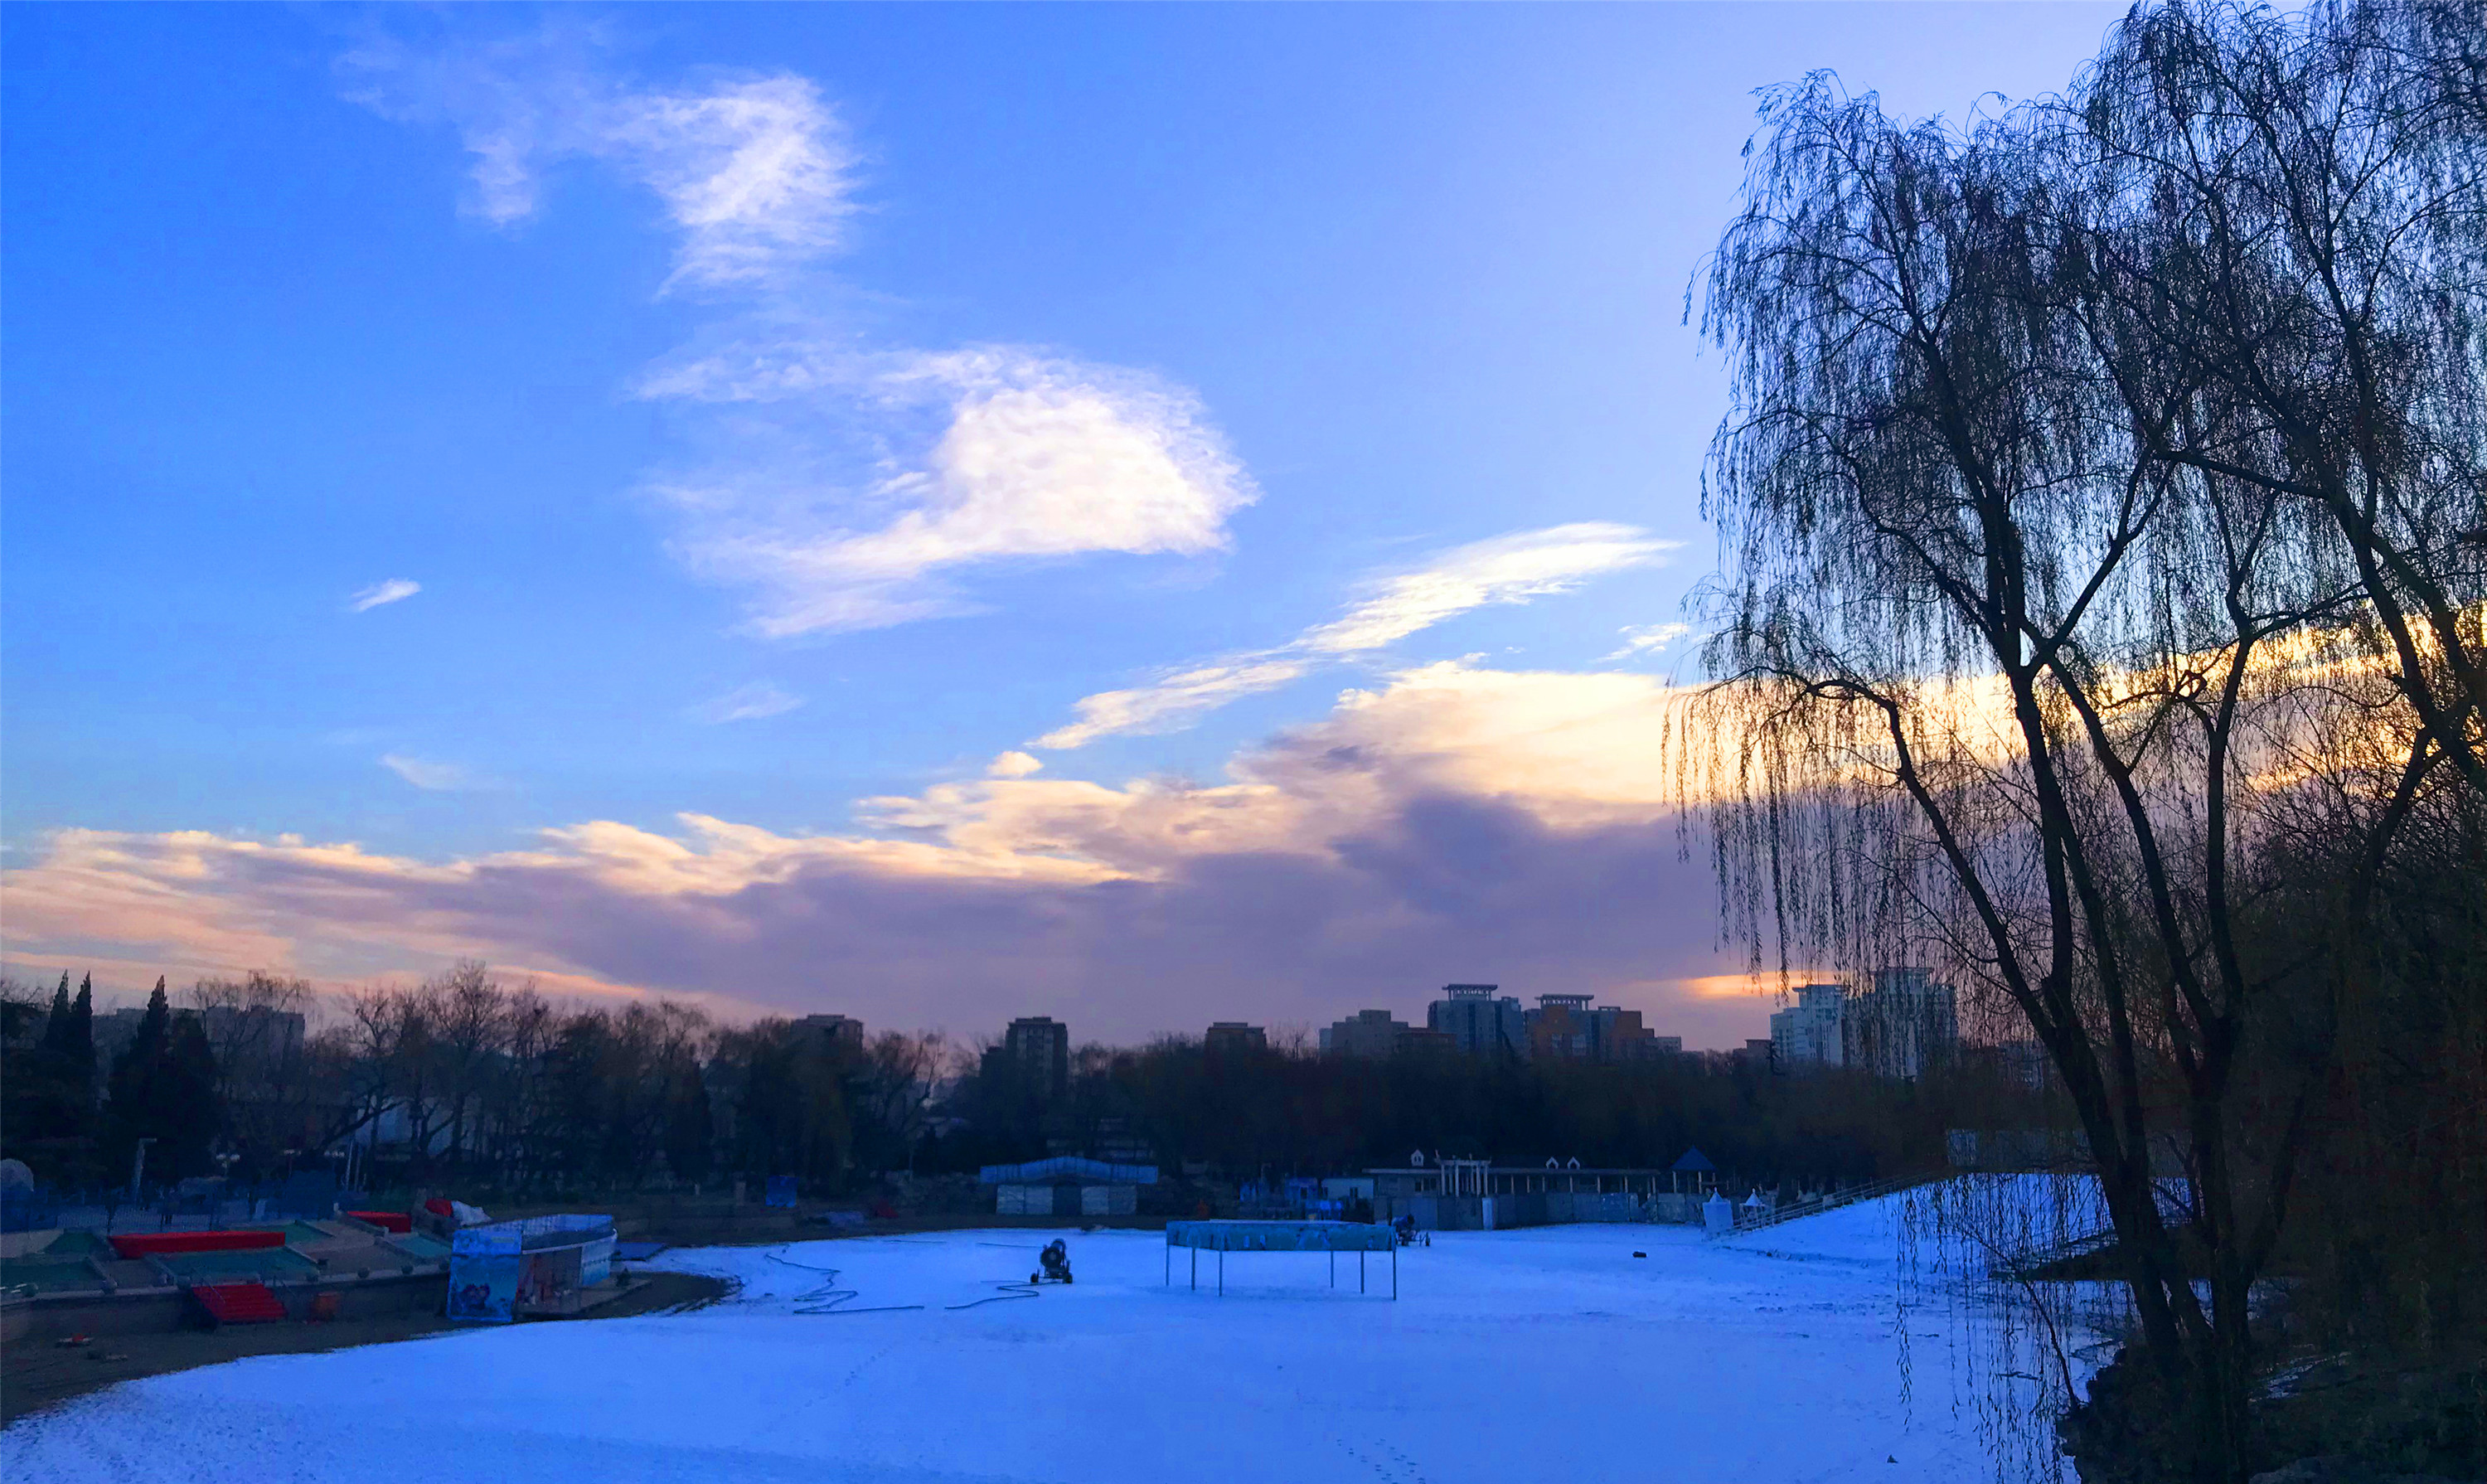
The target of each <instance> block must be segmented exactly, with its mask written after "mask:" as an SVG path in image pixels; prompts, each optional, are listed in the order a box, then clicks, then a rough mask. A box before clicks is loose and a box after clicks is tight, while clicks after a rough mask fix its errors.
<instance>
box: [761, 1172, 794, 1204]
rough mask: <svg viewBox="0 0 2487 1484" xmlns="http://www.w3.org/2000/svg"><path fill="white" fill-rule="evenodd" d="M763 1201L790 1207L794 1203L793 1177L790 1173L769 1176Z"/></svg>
mask: <svg viewBox="0 0 2487 1484" xmlns="http://www.w3.org/2000/svg"><path fill="white" fill-rule="evenodd" d="M765 1203H766V1204H768V1205H771V1206H783V1207H787V1208H789V1209H791V1208H792V1207H793V1206H794V1204H795V1177H794V1176H792V1175H771V1176H769V1177H768V1196H767V1198H766V1202H765Z"/></svg>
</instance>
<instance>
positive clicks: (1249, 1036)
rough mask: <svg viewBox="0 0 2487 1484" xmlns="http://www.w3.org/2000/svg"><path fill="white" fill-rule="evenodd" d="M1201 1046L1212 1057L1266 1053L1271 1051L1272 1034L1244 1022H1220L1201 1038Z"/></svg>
mask: <svg viewBox="0 0 2487 1484" xmlns="http://www.w3.org/2000/svg"><path fill="white" fill-rule="evenodd" d="M1200 1046H1201V1050H1205V1051H1207V1052H1208V1053H1209V1054H1210V1055H1212V1056H1224V1055H1230V1054H1233V1053H1236V1052H1239V1051H1266V1050H1269V1049H1270V1033H1269V1032H1268V1031H1266V1030H1263V1029H1262V1028H1261V1027H1260V1026H1258V1025H1247V1024H1245V1023H1244V1022H1242V1021H1219V1022H1216V1024H1213V1025H1211V1026H1210V1027H1209V1034H1207V1035H1205V1036H1203V1037H1201V1038H1200Z"/></svg>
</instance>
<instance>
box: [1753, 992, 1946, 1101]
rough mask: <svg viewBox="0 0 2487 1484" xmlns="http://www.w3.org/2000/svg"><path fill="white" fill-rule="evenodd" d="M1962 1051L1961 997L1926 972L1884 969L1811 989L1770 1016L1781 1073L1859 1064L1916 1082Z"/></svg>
mask: <svg viewBox="0 0 2487 1484" xmlns="http://www.w3.org/2000/svg"><path fill="white" fill-rule="evenodd" d="M1959 1049H1960V1011H1959V1003H1958V995H1957V994H1956V993H1955V992H1954V991H1953V989H1952V987H1951V986H1950V985H1947V984H1944V983H1943V982H1942V981H1941V980H1939V979H1936V978H1935V977H1934V975H1933V971H1932V970H1930V969H1925V968H1884V969H1876V970H1875V971H1874V972H1873V973H1871V974H1870V975H1865V976H1861V977H1860V978H1859V979H1858V981H1857V982H1855V983H1846V984H1805V985H1799V986H1798V987H1797V990H1796V1003H1795V1004H1793V1005H1789V1006H1788V1007H1786V1008H1785V1009H1782V1010H1778V1011H1774V1013H1773V1014H1772V1016H1771V1054H1772V1059H1773V1061H1774V1063H1775V1064H1776V1066H1777V1070H1779V1071H1781V1072H1802V1071H1807V1070H1810V1069H1813V1068H1817V1067H1853V1068H1855V1069H1857V1070H1858V1071H1860V1072H1869V1073H1872V1074H1873V1075H1874V1076H1876V1077H1890V1078H1915V1077H1920V1076H1923V1075H1924V1074H1925V1073H1926V1072H1927V1071H1929V1070H1931V1069H1932V1068H1935V1067H1938V1066H1941V1065H1943V1064H1945V1063H1947V1062H1948V1061H1950V1060H1951V1059H1952V1057H1953V1056H1955V1055H1956V1054H1957V1053H1958V1051H1959Z"/></svg>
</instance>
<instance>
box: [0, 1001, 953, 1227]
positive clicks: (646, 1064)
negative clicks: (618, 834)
mask: <svg viewBox="0 0 2487 1484" xmlns="http://www.w3.org/2000/svg"><path fill="white" fill-rule="evenodd" d="M182 997H183V999H184V1001H185V1003H184V1004H182V1005H181V1006H178V1007H177V1006H175V1005H174V1004H173V1003H172V1001H171V999H170V998H169V997H168V995H167V994H166V991H165V988H164V986H163V984H162V983H160V982H159V983H158V984H157V986H156V989H155V992H154V994H153V996H151V998H150V999H149V1002H148V1007H147V1010H146V1011H145V1013H144V1015H143V1016H142V1017H141V1019H140V1022H139V1024H138V1027H137V1033H136V1036H135V1038H134V1039H133V1040H132V1041H131V1043H130V1044H129V1045H128V1047H127V1048H126V1049H125V1050H122V1051H121V1053H120V1054H118V1055H117V1056H114V1057H113V1058H112V1059H111V1061H110V1064H109V1066H108V1068H105V1069H100V1070H99V1069H98V1063H97V1055H96V1045H95V1039H94V1019H95V1018H94V1011H93V995H92V989H91V987H81V989H80V992H79V994H77V995H76V996H75V997H74V998H71V997H70V995H69V994H68V992H67V987H66V981H65V982H64V986H63V989H62V992H61V993H60V994H57V995H55V996H54V1001H53V1003H52V1004H51V1005H50V1006H49V1007H48V1008H46V1007H45V1006H44V1004H43V1003H42V1000H41V998H40V997H39V996H36V995H33V994H29V993H27V992H26V991H25V990H24V989H23V988H22V987H19V986H15V985H5V986H0V1017H5V1020H0V1033H5V1034H0V1085H5V1088H6V1103H5V1107H4V1108H0V1153H5V1154H7V1155H8V1156H10V1157H13V1158H16V1159H20V1160H23V1161H25V1162H27V1164H28V1165H29V1166H30V1167H31V1168H32V1169H33V1170H34V1171H35V1173H36V1175H37V1177H38V1178H39V1179H41V1180H43V1181H45V1182H47V1183H52V1184H56V1185H59V1186H61V1187H64V1188H71V1189H81V1190H86V1189H95V1188H98V1187H108V1186H116V1185H120V1184H123V1183H126V1181H127V1180H128V1179H129V1178H130V1174H131V1163H132V1159H131V1156H132V1153H133V1151H134V1149H135V1147H136V1141H137V1139H139V1138H141V1137H147V1138H150V1139H152V1140H153V1141H154V1142H153V1143H152V1144H151V1146H150V1148H149V1152H148V1155H147V1164H146V1169H147V1174H148V1178H149V1180H150V1182H151V1183H154V1182H159V1181H175V1180H180V1179H183V1178H189V1177H197V1176H205V1175H216V1174H222V1175H226V1176H229V1177H230V1178H232V1179H234V1180H236V1181H238V1182H241V1183H244V1184H261V1183H265V1182H271V1181H276V1180H280V1179H282V1178H284V1177H286V1176H288V1175H290V1174H293V1173H294V1172H296V1171H300V1170H305V1169H312V1170H317V1169H330V1170H335V1171H338V1172H339V1173H341V1174H343V1175H346V1176H348V1177H349V1178H350V1179H351V1180H352V1181H354V1182H355V1183H357V1184H364V1185H373V1186H377V1187H380V1188H389V1189H398V1188H405V1187H410V1186H416V1185H440V1186H448V1185H452V1184H461V1185H463V1186H464V1187H466V1188H470V1189H475V1190H492V1191H497V1192H508V1193H515V1194H536V1193H545V1192H555V1191H560V1190H577V1189H587V1188H595V1189H606V1190H610V1189H624V1188H631V1187H637V1186H643V1185H646V1184H648V1183H649V1182H651V1181H652V1180H655V1179H658V1178H661V1179H663V1180H664V1181H667V1182H670V1183H681V1184H693V1185H696V1184H698V1183H700V1182H703V1181H706V1180H709V1179H711V1178H713V1177H717V1176H721V1175H726V1174H751V1175H783V1174H792V1175H796V1176H798V1177H800V1178H802V1179H804V1180H806V1181H809V1182H811V1183H813V1184H814V1185H815V1186H816V1187H817V1188H820V1189H823V1190H830V1189H839V1188H843V1187H845V1186H847V1185H849V1184H851V1183H852V1181H853V1180H854V1179H855V1178H857V1176H858V1173H859V1172H862V1171H866V1170H879V1169H885V1168H890V1167H898V1168H904V1167H906V1164H907V1162H908V1158H909V1157H910V1155H911V1154H912V1152H913V1150H914V1147H915V1145H916V1143H917V1142H918V1140H919V1139H920V1138H921V1136H922V1135H923V1134H925V1133H926V1132H927V1130H928V1128H929V1126H930V1119H931V1116H932V1112H931V1109H932V1099H933V1095H934V1093H935V1091H936V1087H937V1085H938V1083H939V1081H940V1079H941V1077H942V1075H943V1072H944V1070H945V1069H946V1067H947V1064H948V1063H947V1043H946V1042H945V1041H944V1040H943V1039H942V1038H941V1037H940V1036H939V1035H937V1034H931V1035H908V1034H904V1033H899V1032H883V1033H882V1034H880V1035H878V1036H875V1037H872V1038H870V1039H869V1040H868V1041H866V1042H864V1043H863V1044H861V1045H858V1046H848V1045H845V1044H842V1043H834V1042H831V1041H830V1040H828V1039H827V1038H825V1037H823V1036H821V1035H818V1034H815V1033H812V1032H810V1031H809V1030H807V1029H806V1028H805V1027H802V1026H799V1025H797V1024H796V1023H795V1022H789V1021H786V1020H782V1019H781V1020H765V1021H762V1022H758V1023H756V1024H751V1025H741V1026H734V1025H723V1024H720V1023H718V1022H715V1021H714V1020H713V1018H712V1017H710V1016H708V1015H707V1014H706V1013H704V1012H702V1011H700V1010H698V1009H696V1008H694V1007H691V1006H686V1005H683V1004H680V1003H677V1002H673V1001H667V1000H654V1001H632V1002H630V1003H628V1004H625V1005H622V1006H619V1007H614V1006H606V1005H577V1004H563V1003H559V1002H556V1001H554V1000H552V999H550V998H548V997H546V996H545V995H543V994H539V993H538V992H537V991H536V990H535V988H534V987H533V986H532V985H530V984H520V985H517V986H515V987H514V986H508V985H504V984H503V983H501V982H500V981H499V980H498V979H496V978H495V977H494V976H493V975H492V974H491V973H490V971H489V969H488V968H487V967H486V966H484V965H482V964H480V963H475V962H464V963H461V964H459V965H457V966H455V967H453V968H452V969H451V970H449V971H448V972H446V973H443V974H440V975H437V976H434V977H433V978H429V979H426V980H424V981H422V982H420V983H418V984H414V985H410V986H378V987H374V988H370V989H365V990H361V991H356V992H352V993H349V994H343V995H339V996H334V997H332V998H331V997H323V996H320V995H317V994H314V993H313V991H312V988H311V986H310V985H309V984H307V983H305V982H304V981H301V980H298V979H285V978H280V977H276V976H271V975H265V974H252V975H249V976H247V977H246V978H242V979H238V980H226V979H210V980H204V981H201V982H200V983H199V984H197V985H196V986H194V987H193V988H192V989H191V990H190V991H189V992H188V993H187V994H185V995H184V996H182Z"/></svg>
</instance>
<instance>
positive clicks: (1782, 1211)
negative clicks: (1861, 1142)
mask: <svg viewBox="0 0 2487 1484" xmlns="http://www.w3.org/2000/svg"><path fill="white" fill-rule="evenodd" d="M1945 1178H1947V1176H1946V1175H1945V1174H1944V1173H1941V1172H1936V1173H1925V1172H1920V1173H1917V1174H1914V1175H1894V1176H1892V1177H1891V1178H1890V1179H1888V1180H1877V1181H1874V1182H1873V1183H1871V1184H1869V1185H1860V1186H1852V1187H1850V1188H1849V1189H1847V1190H1833V1191H1831V1192H1830V1193H1829V1194H1826V1195H1824V1196H1823V1197H1822V1198H1821V1199H1820V1200H1809V1201H1797V1202H1792V1203H1790V1204H1788V1205H1785V1206H1779V1207H1776V1208H1774V1209H1773V1210H1770V1211H1766V1212H1763V1213H1761V1214H1760V1215H1758V1216H1753V1217H1749V1218H1748V1217H1746V1215H1745V1213H1744V1211H1743V1210H1742V1209H1741V1208H1739V1209H1738V1211H1737V1213H1736V1224H1735V1226H1734V1227H1732V1228H1731V1229H1729V1230H1727V1231H1722V1232H1712V1233H1710V1234H1709V1235H1710V1236H1711V1237H1712V1238H1714V1239H1715V1238H1719V1237H1741V1236H1743V1235H1744V1234H1745V1233H1746V1232H1751V1231H1761V1230H1763V1229H1765V1228H1767V1227H1772V1226H1783V1225H1785V1224H1786V1223H1788V1222H1790V1221H1794V1220H1798V1219H1801V1218H1804V1217H1809V1216H1820V1215H1822V1213H1824V1212H1826V1211H1837V1210H1839V1209H1840V1208H1841V1207H1843V1206H1854V1205H1856V1204H1857V1203H1858V1202H1859V1201H1868V1200H1880V1199H1881V1198H1883V1197H1884V1196H1886V1195H1897V1194H1898V1193H1900V1192H1901V1191H1902V1190H1913V1189H1914V1188H1915V1187H1917V1186H1921V1185H1930V1184H1932V1183H1933V1182H1935V1181H1937V1180H1942V1179H1945Z"/></svg>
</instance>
